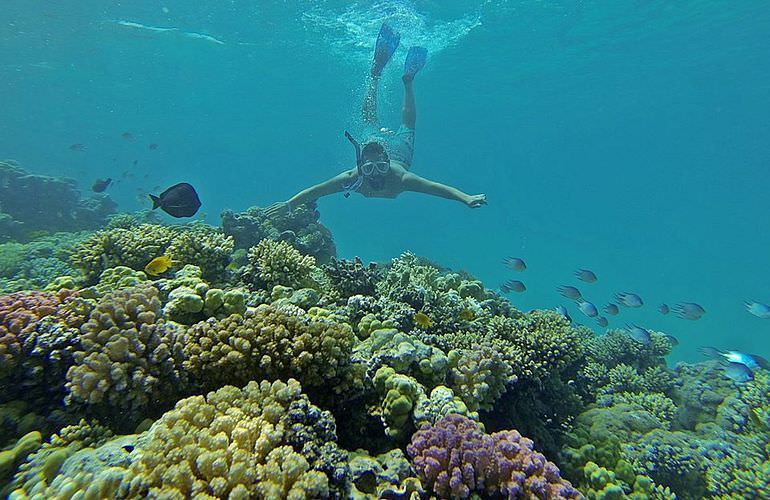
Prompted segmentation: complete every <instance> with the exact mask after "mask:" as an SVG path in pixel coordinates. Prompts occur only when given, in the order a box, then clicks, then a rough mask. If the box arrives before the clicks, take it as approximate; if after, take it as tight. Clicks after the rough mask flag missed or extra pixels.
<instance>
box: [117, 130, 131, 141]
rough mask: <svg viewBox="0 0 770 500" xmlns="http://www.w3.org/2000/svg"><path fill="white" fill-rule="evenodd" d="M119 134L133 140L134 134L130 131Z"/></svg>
mask: <svg viewBox="0 0 770 500" xmlns="http://www.w3.org/2000/svg"><path fill="white" fill-rule="evenodd" d="M120 136H121V137H122V138H123V139H125V140H127V141H133V140H134V134H132V133H131V132H123V133H122V134H120Z"/></svg>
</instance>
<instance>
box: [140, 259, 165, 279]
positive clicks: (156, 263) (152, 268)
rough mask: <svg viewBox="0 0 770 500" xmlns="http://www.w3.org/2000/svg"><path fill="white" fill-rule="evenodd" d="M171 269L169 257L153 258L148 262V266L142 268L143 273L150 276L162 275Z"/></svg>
mask: <svg viewBox="0 0 770 500" xmlns="http://www.w3.org/2000/svg"><path fill="white" fill-rule="evenodd" d="M170 267H171V257H169V256H168V255H161V256H160V257H155V258H154V259H152V260H151V261H150V263H149V264H147V265H146V266H144V272H146V273H147V274H149V275H150V276H157V275H159V274H163V273H165V272H166V271H168V269H169V268H170Z"/></svg>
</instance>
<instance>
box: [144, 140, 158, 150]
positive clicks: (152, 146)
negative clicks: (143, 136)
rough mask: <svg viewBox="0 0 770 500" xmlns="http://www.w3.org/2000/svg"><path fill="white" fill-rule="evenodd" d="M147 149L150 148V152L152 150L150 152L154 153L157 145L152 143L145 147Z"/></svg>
mask: <svg viewBox="0 0 770 500" xmlns="http://www.w3.org/2000/svg"><path fill="white" fill-rule="evenodd" d="M147 147H148V148H150V150H152V151H155V150H156V149H158V145H157V144H155V143H154V142H153V143H152V144H150V145H149V146H147Z"/></svg>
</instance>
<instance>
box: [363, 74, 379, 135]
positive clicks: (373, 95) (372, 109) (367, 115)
mask: <svg viewBox="0 0 770 500" xmlns="http://www.w3.org/2000/svg"><path fill="white" fill-rule="evenodd" d="M379 83H380V77H379V76H375V75H370V76H369V88H368V89H367V90H366V95H365V96H364V106H363V118H364V123H366V124H368V125H376V124H377V123H378V122H377V87H378V84H379Z"/></svg>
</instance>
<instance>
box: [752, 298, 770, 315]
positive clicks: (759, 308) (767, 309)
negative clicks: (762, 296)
mask: <svg viewBox="0 0 770 500" xmlns="http://www.w3.org/2000/svg"><path fill="white" fill-rule="evenodd" d="M746 310H747V311H749V312H750V313H751V314H753V315H754V316H756V317H757V318H761V319H770V306H769V305H767V304H763V303H761V302H756V301H752V302H749V301H746Z"/></svg>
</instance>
